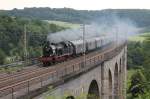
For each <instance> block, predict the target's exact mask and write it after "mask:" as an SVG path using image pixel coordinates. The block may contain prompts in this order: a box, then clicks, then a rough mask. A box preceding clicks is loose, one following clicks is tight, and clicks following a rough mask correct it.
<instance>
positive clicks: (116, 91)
mask: <svg viewBox="0 0 150 99" xmlns="http://www.w3.org/2000/svg"><path fill="white" fill-rule="evenodd" d="M118 76H119V73H118V64H117V63H116V64H115V70H114V93H113V94H114V99H119V77H118Z"/></svg>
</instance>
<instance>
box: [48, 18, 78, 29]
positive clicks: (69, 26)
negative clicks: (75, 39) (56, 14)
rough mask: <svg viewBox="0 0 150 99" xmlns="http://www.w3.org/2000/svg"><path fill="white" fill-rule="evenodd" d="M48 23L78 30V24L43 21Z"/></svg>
mask: <svg viewBox="0 0 150 99" xmlns="http://www.w3.org/2000/svg"><path fill="white" fill-rule="evenodd" d="M45 21H47V22H49V23H53V24H56V25H58V26H63V27H68V28H79V27H80V24H73V23H69V22H63V21H52V20H45Z"/></svg>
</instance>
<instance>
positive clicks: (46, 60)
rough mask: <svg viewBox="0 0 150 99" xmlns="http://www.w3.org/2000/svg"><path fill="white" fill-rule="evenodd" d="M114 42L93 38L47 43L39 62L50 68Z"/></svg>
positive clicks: (109, 39)
mask: <svg viewBox="0 0 150 99" xmlns="http://www.w3.org/2000/svg"><path fill="white" fill-rule="evenodd" d="M111 42H112V38H111V37H105V36H101V37H93V38H89V39H85V40H84V41H83V40H81V39H80V40H72V41H62V42H59V43H51V42H50V41H46V42H45V43H44V44H43V49H42V50H43V55H42V56H41V57H40V58H39V61H41V62H42V63H43V66H50V65H52V64H56V63H59V62H63V61H66V60H68V59H70V58H73V57H77V56H80V55H83V54H84V53H89V52H91V51H94V50H96V49H100V48H102V47H104V46H106V45H107V44H110V43H111Z"/></svg>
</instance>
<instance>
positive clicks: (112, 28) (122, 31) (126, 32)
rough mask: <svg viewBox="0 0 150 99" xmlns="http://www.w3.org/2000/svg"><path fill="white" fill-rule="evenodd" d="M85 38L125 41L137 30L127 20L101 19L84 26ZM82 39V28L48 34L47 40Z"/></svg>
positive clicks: (116, 18)
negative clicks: (108, 37) (108, 38)
mask: <svg viewBox="0 0 150 99" xmlns="http://www.w3.org/2000/svg"><path fill="white" fill-rule="evenodd" d="M84 29H85V38H86V39H87V38H92V37H100V36H103V35H105V36H111V37H113V38H114V39H115V38H117V39H120V41H121V40H122V39H127V38H128V37H129V36H132V35H135V34H137V33H138V31H139V28H137V27H136V25H135V24H134V23H133V22H132V21H131V20H129V19H120V18H118V17H114V16H113V17H111V19H109V20H107V19H106V18H104V19H103V18H101V20H100V21H97V22H93V23H92V24H90V25H85V28H84ZM82 38H83V26H81V27H80V28H77V29H68V30H64V31H60V32H57V33H50V34H49V35H48V37H47V40H48V41H50V42H53V43H58V42H61V41H70V40H79V39H82Z"/></svg>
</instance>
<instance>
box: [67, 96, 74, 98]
mask: <svg viewBox="0 0 150 99" xmlns="http://www.w3.org/2000/svg"><path fill="white" fill-rule="evenodd" d="M66 99H75V98H74V96H68V97H66Z"/></svg>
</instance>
